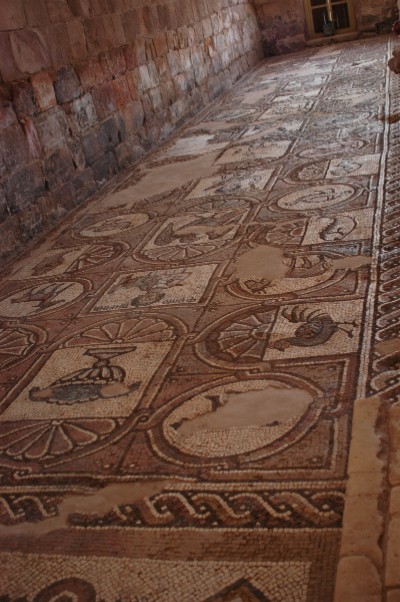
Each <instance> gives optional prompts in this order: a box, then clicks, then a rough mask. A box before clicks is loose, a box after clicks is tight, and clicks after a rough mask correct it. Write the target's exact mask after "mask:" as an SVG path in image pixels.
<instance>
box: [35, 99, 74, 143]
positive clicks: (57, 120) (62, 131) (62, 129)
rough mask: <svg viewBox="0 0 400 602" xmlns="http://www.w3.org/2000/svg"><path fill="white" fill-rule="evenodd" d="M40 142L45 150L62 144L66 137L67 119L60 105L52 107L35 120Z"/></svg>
mask: <svg viewBox="0 0 400 602" xmlns="http://www.w3.org/2000/svg"><path fill="white" fill-rule="evenodd" d="M35 125H36V129H37V132H38V135H39V139H40V142H41V144H42V146H43V148H44V149H45V150H46V151H53V150H54V149H55V148H58V147H60V146H64V145H65V142H66V140H67V138H68V121H67V118H66V116H65V113H64V111H63V110H62V109H61V108H60V107H54V108H53V109H50V110H49V111H46V113H43V114H42V115H39V116H38V117H37V118H36V120H35Z"/></svg>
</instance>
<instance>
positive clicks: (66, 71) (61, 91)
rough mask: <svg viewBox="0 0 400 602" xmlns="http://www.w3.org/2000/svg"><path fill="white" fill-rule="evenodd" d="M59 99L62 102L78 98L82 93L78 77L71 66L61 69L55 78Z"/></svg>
mask: <svg viewBox="0 0 400 602" xmlns="http://www.w3.org/2000/svg"><path fill="white" fill-rule="evenodd" d="M54 90H55V93H56V98H57V101H58V102H59V103H60V104H62V103H64V102H70V101H71V100H74V99H75V98H78V96H80V94H81V89H80V85H79V80H78V77H77V75H76V73H75V71H74V69H73V68H72V67H71V66H68V67H63V68H62V69H60V70H59V71H58V72H57V74H56V78H55V80H54Z"/></svg>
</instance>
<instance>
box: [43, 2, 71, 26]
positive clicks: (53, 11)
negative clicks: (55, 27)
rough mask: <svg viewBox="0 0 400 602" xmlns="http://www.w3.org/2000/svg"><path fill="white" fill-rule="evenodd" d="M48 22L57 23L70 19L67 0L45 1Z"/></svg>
mask: <svg viewBox="0 0 400 602" xmlns="http://www.w3.org/2000/svg"><path fill="white" fill-rule="evenodd" d="M46 3H47V10H48V11H49V17H50V21H51V22H52V23H59V22H60V21H63V22H65V21H69V20H70V19H72V13H71V9H70V7H69V3H68V1H67V0H46Z"/></svg>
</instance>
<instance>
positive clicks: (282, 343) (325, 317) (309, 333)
mask: <svg viewBox="0 0 400 602" xmlns="http://www.w3.org/2000/svg"><path fill="white" fill-rule="evenodd" d="M282 316H283V317H284V318H286V320H288V321H289V322H291V323H292V324H300V326H299V327H298V328H297V329H296V331H295V333H294V336H291V337H286V338H284V339H279V340H278V341H275V342H274V343H272V344H271V345H269V346H270V347H271V348H273V349H278V350H279V351H285V349H287V348H288V347H290V346H295V347H314V346H316V345H323V344H324V343H326V342H327V341H329V340H330V339H331V338H332V337H333V335H334V334H335V333H337V332H338V331H339V330H342V331H343V332H345V333H346V334H347V336H348V337H349V338H353V330H352V329H350V330H347V329H346V328H343V324H349V325H350V326H352V327H353V328H356V327H357V326H358V324H357V323H356V322H355V321H354V320H353V322H335V320H334V319H333V318H332V316H330V315H329V314H328V313H326V312H323V311H321V310H320V309H316V310H310V309H309V308H308V307H303V308H302V307H301V306H300V305H296V306H295V307H293V308H291V309H289V308H285V309H284V310H283V311H282Z"/></svg>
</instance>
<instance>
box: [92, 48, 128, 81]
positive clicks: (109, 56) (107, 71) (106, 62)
mask: <svg viewBox="0 0 400 602" xmlns="http://www.w3.org/2000/svg"><path fill="white" fill-rule="evenodd" d="M99 60H100V65H101V67H102V69H103V73H104V75H105V77H106V78H107V79H115V78H117V77H118V76H121V75H124V73H125V72H126V61H125V52H124V49H123V48H113V49H112V50H109V51H108V52H103V53H101V54H100V56H99Z"/></svg>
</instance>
